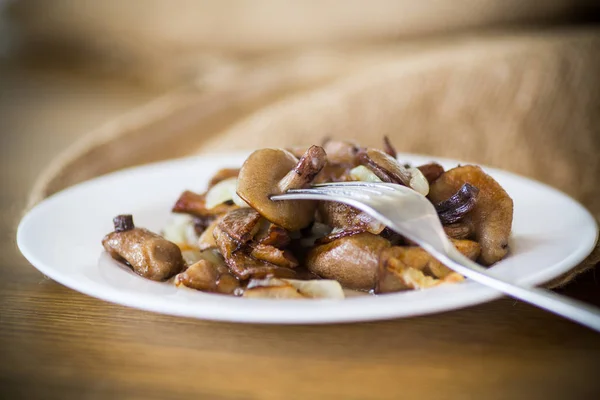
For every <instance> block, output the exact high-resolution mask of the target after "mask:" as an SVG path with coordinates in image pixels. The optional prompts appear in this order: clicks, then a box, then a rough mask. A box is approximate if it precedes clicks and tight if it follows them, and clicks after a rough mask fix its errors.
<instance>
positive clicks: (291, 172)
mask: <svg viewBox="0 0 600 400" xmlns="http://www.w3.org/2000/svg"><path fill="white" fill-rule="evenodd" d="M325 163H326V155H325V152H324V151H323V149H322V148H320V147H318V146H312V147H311V148H310V149H308V151H307V152H306V154H305V155H304V156H303V157H302V159H301V160H300V161H298V160H297V159H296V157H294V156H293V155H292V154H291V153H289V152H287V151H285V150H282V149H262V150H258V151H255V152H254V153H252V154H251V155H250V157H248V159H247V160H246V161H245V162H244V165H243V166H242V169H241V171H240V174H239V177H238V188H237V194H238V195H239V196H240V197H241V198H242V199H243V200H244V201H246V203H248V204H249V205H250V206H251V207H252V208H254V209H255V210H257V211H258V212H259V213H260V214H261V215H262V216H263V217H265V218H266V219H267V220H269V221H271V222H273V223H275V224H277V225H280V226H281V227H283V228H285V229H287V230H290V231H294V230H298V229H302V228H304V227H306V226H308V225H309V224H310V223H311V222H312V220H313V218H314V211H315V208H316V202H314V201H302V200H298V201H272V200H271V199H270V196H271V195H274V194H280V193H284V192H286V191H287V190H289V189H295V188H301V187H304V186H306V185H308V184H310V183H311V181H312V179H313V178H314V177H315V175H316V174H317V173H318V172H319V171H320V170H321V169H322V168H323V166H324V165H325Z"/></svg>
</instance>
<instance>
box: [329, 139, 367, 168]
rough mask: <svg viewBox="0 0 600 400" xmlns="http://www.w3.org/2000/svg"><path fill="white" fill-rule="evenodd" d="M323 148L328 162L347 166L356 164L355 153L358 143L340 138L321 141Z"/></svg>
mask: <svg viewBox="0 0 600 400" xmlns="http://www.w3.org/2000/svg"><path fill="white" fill-rule="evenodd" d="M323 149H324V150H325V153H327V161H328V162H329V164H337V165H344V166H347V167H350V168H352V167H354V166H356V165H357V164H356V153H357V152H358V150H359V147H358V145H356V143H352V142H345V141H341V140H327V141H326V142H325V143H323Z"/></svg>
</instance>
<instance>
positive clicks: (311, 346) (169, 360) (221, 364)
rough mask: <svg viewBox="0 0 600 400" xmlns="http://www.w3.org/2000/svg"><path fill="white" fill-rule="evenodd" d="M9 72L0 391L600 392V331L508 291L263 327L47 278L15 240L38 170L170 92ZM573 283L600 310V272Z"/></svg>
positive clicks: (574, 291) (95, 395) (230, 394)
mask: <svg viewBox="0 0 600 400" xmlns="http://www.w3.org/2000/svg"><path fill="white" fill-rule="evenodd" d="M0 76H2V79H3V83H2V84H1V85H0V88H2V90H1V91H0V121H2V136H1V137H2V139H1V140H2V142H1V146H0V149H1V150H0V151H1V153H0V156H1V157H0V161H1V163H2V169H1V170H2V192H1V197H0V198H1V210H0V218H1V224H2V240H1V243H0V249H1V251H2V253H1V254H2V257H1V258H0V361H1V362H0V398H6V399H21V398H22V399H67V398H76V399H105V398H132V399H168V398H182V399H183V398H186V399H187V398H201V399H204V398H206V399H315V398H325V399H365V398H376V399H400V398H402V399H404V398H406V399H412V398H417V399H429V398H441V399H454V398H457V399H594V398H600V397H599V396H600V382H598V370H599V367H600V335H598V334H597V333H594V332H592V331H589V330H587V329H585V328H582V327H580V326H578V325H575V324H573V323H571V322H568V321H565V320H563V319H560V318H558V317H555V316H554V315H551V314H548V313H546V312H543V311H540V310H537V309H535V308H533V307H531V306H529V305H526V304H524V303H521V302H517V301H514V300H511V299H507V298H505V299H501V300H498V301H494V302H491V303H488V304H483V305H479V306H476V307H471V308H468V309H463V310H457V311H452V312H448V313H444V314H438V315H432V316H423V317H418V318H410V319H402V320H395V321H386V322H373V323H360V324H346V325H329V326H265V325H263V326H261V325H239V324H228V323H215V322H206V321H199V320H192V319H184V318H175V317H169V316H163V315H158V314H153V313H148V312H144V311H139V310H134V309H130V308H126V307H122V306H118V305H113V304H109V303H106V302H103V301H100V300H97V299H94V298H91V297H88V296H85V295H83V294H79V293H77V292H75V291H73V290H70V289H67V288H65V287H63V286H61V285H59V284H57V283H55V282H53V281H52V280H49V279H47V278H45V277H44V276H43V275H42V274H41V273H39V272H38V271H37V270H35V269H34V268H33V267H32V266H31V265H30V264H29V263H28V262H27V261H26V260H24V259H23V257H22V256H21V255H20V254H19V252H18V250H17V249H16V246H15V240H14V230H15V224H16V222H17V221H18V219H19V216H20V210H21V209H22V207H23V206H24V202H25V195H26V193H27V191H28V189H29V187H30V185H31V183H32V182H33V179H34V177H35V176H36V175H37V174H38V173H39V172H40V171H41V169H42V168H43V165H44V164H45V163H46V162H47V161H48V160H50V159H51V158H52V156H53V155H55V154H56V153H57V152H58V151H59V150H61V149H62V148H64V147H65V146H66V145H67V144H68V143H70V142H71V141H72V140H73V139H74V138H76V137H77V136H78V135H79V133H80V132H84V131H85V130H88V129H90V128H92V127H93V126H95V125H97V124H98V123H99V122H100V121H102V120H104V119H106V118H110V117H112V116H115V115H118V114H119V113H121V112H124V111H126V110H128V109H130V108H131V107H134V106H135V105H138V104H140V103H142V102H144V101H146V100H147V99H148V98H150V97H151V96H152V95H154V94H155V93H150V92H148V91H146V90H143V89H140V88H132V87H124V86H123V85H121V84H117V83H114V82H105V81H102V80H98V79H91V78H89V77H87V78H77V79H80V80H78V81H75V82H74V81H73V80H74V79H75V78H73V77H71V78H68V79H67V78H65V79H63V80H61V79H58V80H57V79H55V77H53V79H49V78H47V77H46V76H44V75H42V76H39V75H37V74H28V73H25V72H19V73H15V72H14V71H11V70H6V69H2V70H1V71H0ZM83 82H85V85H84V86H85V90H83V91H82V90H81V89H76V88H81V87H82V83H83ZM58 228H59V227H57V229H58ZM561 291H562V292H563V293H565V294H567V295H569V296H573V297H576V298H579V299H583V300H586V301H590V302H592V303H594V304H597V305H600V284H599V283H598V280H597V278H596V276H595V273H594V271H593V270H592V271H589V272H587V273H585V274H584V275H581V276H579V277H578V278H577V280H576V281H574V282H572V283H570V284H569V285H568V286H566V287H565V288H563V289H561Z"/></svg>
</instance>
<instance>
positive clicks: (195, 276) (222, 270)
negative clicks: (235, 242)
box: [175, 260, 240, 294]
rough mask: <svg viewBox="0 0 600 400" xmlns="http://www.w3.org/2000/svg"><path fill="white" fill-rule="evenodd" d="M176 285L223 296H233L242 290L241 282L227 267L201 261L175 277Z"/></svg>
mask: <svg viewBox="0 0 600 400" xmlns="http://www.w3.org/2000/svg"><path fill="white" fill-rule="evenodd" d="M175 285H177V286H180V285H183V286H186V287H189V288H191V289H196V290H201V291H203V292H214V293H223V294H233V293H234V292H235V291H236V290H237V289H239V288H240V284H239V281H238V280H237V279H236V278H235V277H234V276H233V275H231V274H230V273H229V270H228V269H227V268H226V267H224V266H220V265H218V264H214V263H212V262H210V261H208V260H200V261H198V262H197V263H195V264H193V265H190V266H189V267H188V268H187V269H186V270H185V271H184V272H182V273H180V274H178V275H177V276H176V277H175Z"/></svg>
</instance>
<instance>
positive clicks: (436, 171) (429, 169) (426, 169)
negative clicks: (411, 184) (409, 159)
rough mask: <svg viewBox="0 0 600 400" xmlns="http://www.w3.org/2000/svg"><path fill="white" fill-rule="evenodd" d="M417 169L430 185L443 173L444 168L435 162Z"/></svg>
mask: <svg viewBox="0 0 600 400" xmlns="http://www.w3.org/2000/svg"><path fill="white" fill-rule="evenodd" d="M417 168H418V169H419V171H421V172H422V173H423V175H425V178H426V179H427V182H429V184H430V185H431V184H432V183H433V182H435V181H436V180H437V179H438V178H439V177H440V176H442V174H443V173H444V167H442V166H441V165H440V164H438V163H435V162H432V163H429V164H424V165H420V166H418V167H417Z"/></svg>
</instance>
